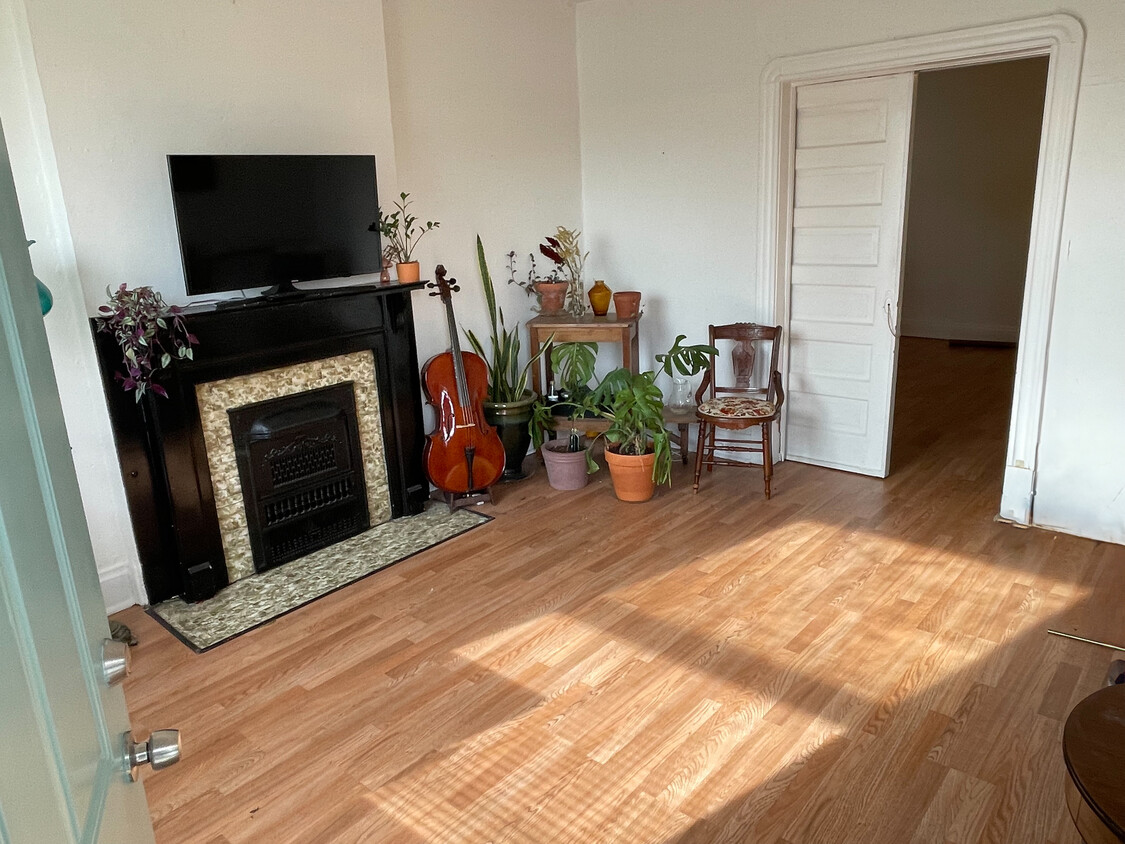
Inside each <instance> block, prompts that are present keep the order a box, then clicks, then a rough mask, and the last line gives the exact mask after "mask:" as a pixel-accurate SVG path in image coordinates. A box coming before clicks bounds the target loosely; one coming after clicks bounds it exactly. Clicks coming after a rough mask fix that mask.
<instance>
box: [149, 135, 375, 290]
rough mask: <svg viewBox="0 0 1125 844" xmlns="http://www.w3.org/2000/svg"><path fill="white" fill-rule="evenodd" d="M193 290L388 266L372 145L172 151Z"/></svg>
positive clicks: (184, 250)
mask: <svg viewBox="0 0 1125 844" xmlns="http://www.w3.org/2000/svg"><path fill="white" fill-rule="evenodd" d="M168 171H169V175H170V178H171V183H172V204H173V207H174V209H175V213H176V227H177V229H178V230H179V235H180V254H181V256H182V257H183V263H184V278H185V281H186V282H187V292H188V293H189V294H190V295H199V294H207V293H219V292H222V291H227V290H244V289H247V288H254V287H266V286H268V285H280V286H281V288H282V289H286V288H288V287H289V282H292V281H311V280H315V279H326V278H343V277H346V276H352V275H360V274H363V273H377V272H379V271H380V270H381V269H382V250H381V248H380V243H379V230H378V227H377V226H376V225H375V222H376V220H377V218H378V213H379V211H378V208H379V199H378V190H377V188H376V184H375V158H374V156H370V155H170V156H168Z"/></svg>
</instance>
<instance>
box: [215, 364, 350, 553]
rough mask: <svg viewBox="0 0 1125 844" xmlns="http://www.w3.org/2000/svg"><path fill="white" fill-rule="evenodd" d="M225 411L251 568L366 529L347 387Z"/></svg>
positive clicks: (307, 551)
mask: <svg viewBox="0 0 1125 844" xmlns="http://www.w3.org/2000/svg"><path fill="white" fill-rule="evenodd" d="M227 413H228V415H229V416H230V430H231V439H232V440H233V441H234V451H235V454H236V455H237V456H238V476H239V479H240V480H241V486H242V502H243V506H244V507H245V508H246V527H247V529H248V530H249V533H250V548H251V551H252V552H253V555H254V568H255V569H257V570H258V571H265V570H266V569H269V568H273V567H274V566H280V565H281V564H282V563H288V562H289V561H290V560H296V559H298V558H299V557H303V556H305V555H306V554H311V553H312V552H313V551H319V550H320V549H321V548H326V547H328V546H329V545H333V544H335V543H336V542H339V541H340V540H342V539H347V538H348V537H349V536H355V535H356V534H357V533H360V532H362V531H365V530H367V528H368V527H370V522H369V521H368V514H367V488H366V486H365V484H364V479H363V461H362V459H361V457H360V443H359V431H358V426H357V424H356V415H355V391H354V386H353V384H352V382H350V381H347V382H344V383H343V384H334V385H332V386H331V387H322V388H320V389H319V390H308V391H306V392H303V393H297V394H296V395H291V396H282V397H280V398H276V399H267V400H266V401H263V402H256V403H255V404H250V405H245V406H243V407H239V408H235V409H233V410H229V411H227Z"/></svg>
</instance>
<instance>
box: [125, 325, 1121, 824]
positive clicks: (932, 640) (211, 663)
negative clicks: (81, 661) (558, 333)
mask: <svg viewBox="0 0 1125 844" xmlns="http://www.w3.org/2000/svg"><path fill="white" fill-rule="evenodd" d="M1011 371H1012V353H1011V352H1010V351H1004V350H994V349H954V350H951V349H948V348H947V347H946V346H945V344H943V343H936V342H932V341H910V342H908V343H907V344H906V348H905V351H904V354H903V357H902V363H901V367H900V373H901V377H900V384H899V401H898V414H897V416H896V424H895V443H896V445H895V450H894V465H895V470H894V473H893V474H892V476H891V477H890V478H888V479H887V480H875V479H871V478H864V477H859V476H855V475H849V474H846V473H843V472H834V471H830V470H825V469H818V468H814V467H810V466H803V465H800V464H796V463H785V464H781V465H780V466H779V467H778V469H777V472H776V475H775V490H776V492H775V495H774V497H773V499H772V500H771V501H768V502H767V501H764V500H763V498H762V494H761V477H760V474H759V473H758V472H756V471H754V472H749V471H741V470H734V469H726V470H723V469H718V470H716V471H715V473H714V474H713V475H711V476H710V477H706V478H705V479H704V482H703V484H702V488H701V490H700V493H699V495H698V496H694V497H693V496H692V494H691V483H690V477H689V476H688V475H687V473H686V470H683V469H682V467H680V466H679V464H677V465H676V473H675V475H674V478H673V486H672V488H671V489H670V490H668V489H665V490H663V491H661V492H660V493H658V496H657V498H656V499H655V500H654V501H653V502H651V503H649V504H644V505H636V504H622V503H619V502H617V501H616V500H615V499H614V497H613V494H612V492H611V490H610V488H609V479H608V477H607V476H606V473H605V472H604V471H603V472H600V473H599V474H598V475H597V476H595V478H594V481H593V483H591V485H590V486H589V487H587V488H586V489H585V490H584V491H581V492H577V493H562V492H554V491H552V490H551V489H550V488H549V487H548V486H547V484H546V479H545V476H544V475H543V473H542V471H541V470H540V471H539V472H537V474H536V475H535V476H534V477H533V478H531V479H530V480H528V481H525V482H522V483H519V484H515V485H510V486H506V487H502V488H500V489H499V491H498V495H497V497H498V503H497V504H496V506H495V507H494V508H492V509H491V512H494V513H495V514H496V515H497V519H496V520H495V521H494V522H492V523H491V524H489V525H486V526H484V527H482V528H480V529H478V530H476V531H474V532H472V533H471V534H468V535H466V536H464V537H461V538H459V539H457V540H454V541H452V542H448V543H446V544H444V545H442V546H439V547H437V548H435V549H431V550H430V551H428V552H426V553H423V554H421V555H419V556H417V557H414V558H413V559H411V560H409V561H407V562H405V563H402V564H400V565H397V566H395V567H392V568H391V569H387V570H385V571H382V572H380V573H378V574H376V575H374V576H372V577H370V578H368V579H366V580H364V581H362V582H360V583H358V584H356V585H354V586H352V587H349V588H347V589H344V590H342V591H340V592H337V593H335V594H333V595H330V596H328V597H326V598H324V599H322V600H320V601H317V602H316V603H314V604H312V605H310V606H307V607H305V608H303V609H301V610H299V611H297V612H295V613H292V614H291V615H288V616H286V617H284V618H282V619H280V620H278V621H276V622H275V623H273V624H270V625H268V626H266V627H264V628H261V629H259V630H256V631H253V632H252V633H249V634H247V635H245V636H242V637H240V638H238V639H236V640H234V641H233V642H230V643H228V644H225V645H222V646H221V647H219V648H217V649H215V650H214V651H212V652H209V653H206V654H202V655H196V654H193V653H192V652H190V651H189V650H188V649H187V648H185V647H184V646H183V645H181V644H180V643H179V642H177V641H176V640H174V639H173V638H172V637H171V636H170V635H168V634H167V633H166V632H164V631H163V630H162V629H161V628H160V627H158V626H157V625H156V624H155V623H154V622H152V621H151V620H150V619H148V618H147V617H146V616H144V615H143V614H142V613H141V612H140V610H139V609H136V608H134V609H133V610H129V611H126V612H125V613H123V614H121V616H120V617H121V618H122V619H123V620H124V621H126V622H127V623H128V624H130V625H131V626H132V627H133V628H134V630H135V632H136V633H137V634H138V635H139V637H140V639H141V644H140V645H139V646H138V647H137V648H136V650H135V654H134V657H135V658H134V661H133V664H134V670H133V675H132V677H131V678H130V679H129V680H128V681H127V685H126V693H127V696H128V699H129V703H130V705H131V708H132V713H133V719H134V729H135V731H137V732H138V734H144V733H145V732H146V731H147V730H149V729H155V728H160V727H178V728H180V729H181V730H182V731H183V739H184V747H185V755H184V759H183V761H182V762H181V763H180V764H179V765H177V766H176V767H174V768H170V769H168V770H165V771H162V772H160V773H158V774H152V773H149V774H147V775H146V779H145V788H146V792H147V794H148V801H149V806H150V808H151V811H152V816H153V820H154V823H155V826H156V831H157V840H158V841H159V842H161V844H174V842H187V841H191V842H213V843H216V844H217V842H229V843H230V844H233V842H271V844H273V843H274V842H289V841H300V842H321V841H341V842H352V841H371V842H388V844H391V843H392V842H394V843H395V844H411V843H412V842H419V844H420V842H462V841H463V842H536V844H546V842H552V844H558V843H559V842H667V843H668V844H673V842H675V844H687V842H722V841H729V842H755V844H770V842H787V844H812V842H817V844H820V842H825V844H835V842H863V843H864V844H878V842H888V844H890V842H894V844H915V842H916V844H931V842H937V843H938V844H940V842H947V841H950V842H977V841H987V842H1004V841H1007V842H1019V844H1028V843H1029V842H1048V841H1049V842H1055V844H1063V842H1067V844H1074V842H1077V841H1078V838H1077V836H1076V834H1075V832H1074V830H1073V829H1072V827H1071V824H1070V821H1069V819H1068V817H1067V814H1066V810H1065V807H1064V802H1063V776H1064V769H1063V763H1062V757H1061V749H1060V737H1061V731H1062V722H1063V720H1064V718H1065V716H1066V714H1067V712H1068V711H1069V709H1070V708H1071V706H1073V705H1074V703H1075V702H1077V701H1078V700H1079V699H1080V698H1081V697H1083V696H1085V695H1086V694H1088V693H1089V692H1091V691H1093V690H1095V689H1096V688H1097V687H1098V686H1099V684H1100V681H1101V679H1102V677H1103V675H1104V673H1105V670H1106V666H1107V663H1108V660H1109V653H1108V652H1107V651H1105V650H1104V649H1100V648H1097V647H1093V646H1089V645H1084V644H1081V643H1077V642H1072V641H1066V640H1062V639H1059V638H1056V637H1051V636H1048V635H1046V629H1047V627H1049V626H1051V625H1052V623H1053V620H1054V619H1056V618H1058V617H1059V616H1060V614H1062V613H1064V612H1072V611H1073V610H1074V608H1075V607H1079V606H1080V605H1081V604H1082V603H1083V602H1084V601H1086V600H1087V598H1088V596H1090V595H1091V594H1094V593H1095V592H1096V590H1098V588H1099V583H1100V582H1102V581H1103V579H1105V578H1106V577H1107V576H1108V575H1107V572H1109V571H1111V570H1113V569H1114V567H1120V566H1123V565H1125V557H1123V555H1122V550H1123V549H1122V548H1120V547H1118V546H1113V545H1106V544H1102V543H1097V542H1092V541H1089V540H1083V539H1077V538H1074V537H1069V536H1064V535H1058V534H1053V533H1049V532H1044V531H1039V530H1019V529H1016V528H1014V527H1011V526H1007V525H1003V524H997V523H995V522H994V521H993V515H994V514H995V512H996V510H997V505H998V502H999V498H1000V478H1001V473H1002V468H1003V455H1004V443H1005V436H1006V425H1007V422H1006V420H1007V409H1008V404H1009V402H1010V398H1009V397H1010V389H1011V387H1010V384H1011ZM1076 482H1078V479H1076ZM1122 637H1123V638H1125V630H1123V631H1122Z"/></svg>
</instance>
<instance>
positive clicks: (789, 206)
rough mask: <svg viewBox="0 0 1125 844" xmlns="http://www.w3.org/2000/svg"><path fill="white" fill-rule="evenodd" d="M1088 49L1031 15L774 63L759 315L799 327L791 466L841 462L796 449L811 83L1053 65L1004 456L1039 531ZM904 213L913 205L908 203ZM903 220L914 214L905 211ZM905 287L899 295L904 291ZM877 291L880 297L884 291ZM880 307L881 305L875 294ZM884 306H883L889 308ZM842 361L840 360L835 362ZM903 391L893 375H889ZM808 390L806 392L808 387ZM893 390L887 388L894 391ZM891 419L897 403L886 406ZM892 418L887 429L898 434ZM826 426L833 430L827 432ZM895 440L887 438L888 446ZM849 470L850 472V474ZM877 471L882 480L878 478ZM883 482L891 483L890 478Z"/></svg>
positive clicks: (1073, 26) (769, 84) (1014, 499)
mask: <svg viewBox="0 0 1125 844" xmlns="http://www.w3.org/2000/svg"><path fill="white" fill-rule="evenodd" d="M1084 48H1085V31H1084V29H1083V27H1082V24H1081V22H1080V21H1078V19H1076V18H1074V17H1073V16H1071V15H1065V14H1055V15H1049V16H1045V17H1039V18H1026V19H1020V20H1014V21H1007V22H1003V23H998V24H990V25H987V26H981V27H973V28H968V29H960V30H950V31H947V32H937V33H932V34H928V35H918V36H907V37H900V38H896V39H894V40H893V41H886V42H878V43H873V44H867V45H861V46H856V47H847V48H841V49H834V50H829V51H824V52H819V53H809V54H805V55H800V56H785V57H780V58H777V59H775V60H774V61H772V62H770V64H769V65H768V66H767V67H766V69H765V71H764V73H763V77H762V98H761V124H762V127H763V134H762V144H763V146H762V149H761V164H762V168H761V190H760V203H761V209H760V215H759V223H760V226H759V236H758V256H759V270H760V274H761V277H762V278H763V279H765V280H766V283H765V284H763V285H761V286H760V288H759V292H760V310H761V312H762V313H763V314H767V315H769V314H772V315H773V316H772V321H774V322H776V323H778V324H780V325H783V326H789V329H790V330H789V331H788V333H787V338H788V344H787V346H788V347H787V348H786V349H785V350H784V351H783V353H782V354H783V359H782V370H783V376H784V377H785V378H786V381H787V386H788V390H787V396H788V399H789V400H788V401H787V402H786V415H785V419H784V420H783V425H782V433H781V437H780V438H779V444H780V450H781V452H782V456H783V457H784V458H785V459H797V460H803V461H804V462H808V463H814V464H817V465H832V463H831V462H828V461H825V460H820V459H810V458H809V457H807V456H806V457H801V456H800V455H799V453H798V451H797V450H796V449H794V448H793V439H794V437H793V428H794V424H793V422H794V415H795V413H796V411H797V409H798V408H797V405H798V402H797V401H796V400H795V398H797V397H796V396H795V391H794V383H795V382H794V379H795V377H796V378H797V379H798V380H799V379H800V378H801V377H802V374H801V373H800V372H799V371H798V368H799V367H800V366H801V365H802V361H800V360H799V359H797V358H796V356H795V355H794V353H793V345H794V338H795V331H794V328H793V319H792V313H793V307H794V285H793V283H792V282H793V273H792V268H793V266H792V262H791V261H790V256H791V255H792V253H793V247H794V211H795V203H794V190H795V181H796V177H795V173H796V164H795V159H796V157H797V156H796V152H797V145H796V134H797V97H798V92H799V90H800V89H801V88H802V87H803V86H809V85H815V84H818V83H827V82H834V81H841V80H859V79H864V78H872V77H881V76H884V75H888V74H904V73H905V74H913V73H916V72H920V71H927V70H935V69H941V68H954V67H963V66H968V65H977V64H982V63H986V62H995V61H1008V60H1014V59H1020V58H1029V57H1035V56H1044V57H1047V58H1048V60H1049V66H1050V72H1049V73H1048V76H1047V93H1046V98H1045V103H1044V113H1043V124H1042V133H1043V134H1042V139H1041V144H1040V156H1039V169H1038V174H1037V180H1036V188H1035V203H1034V210H1033V213H1032V226H1031V227H1032V232H1031V240H1030V244H1029V249H1028V264H1027V276H1026V287H1025V290H1024V301H1023V311H1022V319H1021V323H1020V330H1019V346H1018V350H1017V361H1018V364H1017V367H1016V373H1015V380H1014V389H1013V391H1012V393H1011V394H1010V395H1011V396H1012V404H1011V422H1010V426H1009V435H1008V444H1007V449H1006V457H1005V465H1004V480H1003V486H1002V491H1001V496H1000V502H999V508H998V509H999V514H1000V515H1001V516H1002V517H1004V518H1006V519H1009V520H1011V521H1014V522H1018V523H1021V524H1031V523H1032V504H1033V500H1034V496H1035V478H1036V464H1037V458H1038V448H1039V434H1040V426H1041V420H1042V412H1043V405H1044V393H1045V389H1046V370H1047V350H1048V343H1049V338H1050V329H1051V316H1052V310H1053V307H1054V291H1055V281H1056V277H1057V271H1058V262H1059V253H1060V245H1061V234H1062V217H1063V203H1064V199H1065V196H1066V188H1067V181H1068V178H1069V165H1070V153H1071V145H1072V142H1073V137H1074V116H1075V112H1076V111H1077V104H1078V87H1079V79H1080V73H1081V67H1082V56H1083V52H1084ZM903 211H904V212H905V206H903ZM903 216H904V217H905V213H904V214H903ZM897 288H898V285H896V286H895V291H892V292H895V293H897ZM875 292H878V291H875ZM869 298H872V297H869ZM880 302H882V304H883V308H880V307H879V303H880ZM869 304H873V307H869V308H868V309H867V312H866V313H865V314H864V320H865V321H868V322H871V321H872V317H875V318H878V317H880V316H882V315H881V314H880V313H879V311H880V310H882V311H884V313H885V315H886V316H887V317H888V319H887V324H888V326H889V327H892V328H893V326H891V325H890V324H891V322H892V320H891V319H890V317H891V315H892V314H893V313H894V309H895V308H897V304H898V302H897V299H895V300H894V301H892V300H891V298H890V297H887V298H877V297H876V298H872V302H870V303H869ZM838 360H840V358H839V356H831V357H830V358H829V361H828V362H829V363H831V364H833V365H835V363H836V362H837V361H838ZM883 375H884V376H885V377H886V379H887V382H888V384H892V383H893V380H892V379H893V372H892V371H891V370H890V368H889V367H888V368H886V369H885V370H883ZM798 386H799V384H798ZM889 391H890V390H889V389H888V392H889ZM884 409H885V410H887V411H889V409H890V408H889V406H888V407H885V408H884ZM889 415H890V414H889V412H888V413H887V414H885V415H883V416H882V420H883V421H882V422H881V424H882V425H883V427H882V429H881V430H882V431H884V432H887V433H889V430H888V427H887V426H886V422H889V421H890V419H889ZM820 427H821V429H826V426H823V425H821V426H820ZM888 440H889V438H888ZM841 468H843V467H841ZM870 474H874V472H871V473H870ZM882 474H884V475H885V472H883V473H882Z"/></svg>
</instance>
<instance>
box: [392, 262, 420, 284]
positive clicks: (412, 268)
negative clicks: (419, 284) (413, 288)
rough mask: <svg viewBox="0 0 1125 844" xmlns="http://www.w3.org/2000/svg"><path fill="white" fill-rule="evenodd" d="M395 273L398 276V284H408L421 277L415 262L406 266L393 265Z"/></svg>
mask: <svg viewBox="0 0 1125 844" xmlns="http://www.w3.org/2000/svg"><path fill="white" fill-rule="evenodd" d="M395 273H396V274H397V275H398V283H399V284H410V283H411V282H414V281H418V280H419V279H420V278H421V277H422V270H421V268H420V267H419V265H418V262H417V261H410V262H408V263H406V264H395Z"/></svg>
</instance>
